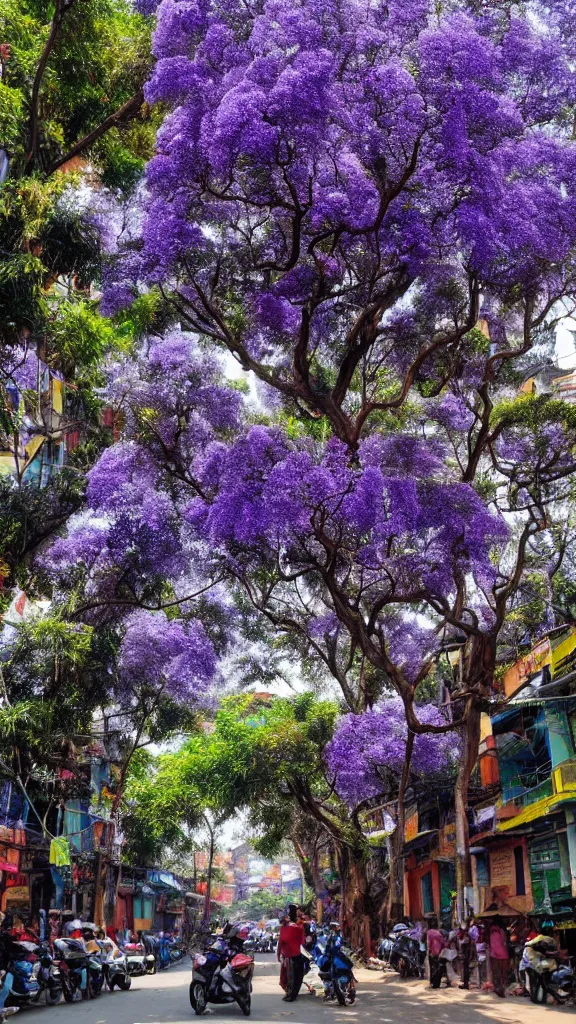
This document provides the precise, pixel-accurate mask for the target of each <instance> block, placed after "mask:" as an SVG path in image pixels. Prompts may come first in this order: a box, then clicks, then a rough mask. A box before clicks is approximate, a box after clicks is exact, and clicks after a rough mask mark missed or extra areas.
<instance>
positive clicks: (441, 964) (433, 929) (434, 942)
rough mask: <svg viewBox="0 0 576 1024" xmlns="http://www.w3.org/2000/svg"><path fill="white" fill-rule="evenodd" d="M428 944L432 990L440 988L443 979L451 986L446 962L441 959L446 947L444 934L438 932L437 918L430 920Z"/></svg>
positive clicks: (427, 936)
mask: <svg viewBox="0 0 576 1024" xmlns="http://www.w3.org/2000/svg"><path fill="white" fill-rule="evenodd" d="M426 944H427V946H428V970H429V974H430V984H431V986H432V988H440V982H441V981H442V978H443V977H444V978H446V985H447V986H450V982H449V981H448V975H447V974H446V961H445V960H441V959H440V953H441V952H442V950H443V949H444V946H445V945H446V943H445V941H444V936H443V935H442V932H441V931H439V930H438V922H437V921H436V919H435V918H431V919H430V927H429V928H428V931H427V933H426Z"/></svg>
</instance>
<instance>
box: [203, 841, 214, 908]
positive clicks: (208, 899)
mask: <svg viewBox="0 0 576 1024" xmlns="http://www.w3.org/2000/svg"><path fill="white" fill-rule="evenodd" d="M208 831H209V833H210V850H209V853H208V872H207V875H206V896H205V899H204V917H203V922H204V924H208V925H209V924H210V918H211V916H212V909H211V900H212V871H213V869H214V846H215V842H214V829H213V828H211V827H210V826H208Z"/></svg>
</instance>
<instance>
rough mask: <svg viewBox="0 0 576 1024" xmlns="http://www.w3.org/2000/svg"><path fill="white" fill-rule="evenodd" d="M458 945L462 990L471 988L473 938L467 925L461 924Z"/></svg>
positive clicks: (458, 932)
mask: <svg viewBox="0 0 576 1024" xmlns="http://www.w3.org/2000/svg"><path fill="white" fill-rule="evenodd" d="M456 941H457V944H458V965H459V968H460V977H461V984H460V988H464V989H469V988H470V961H471V959H472V945H473V944H472V937H471V935H470V931H469V929H468V927H467V926H466V925H465V924H461V925H460V927H459V928H458V931H457V932H456Z"/></svg>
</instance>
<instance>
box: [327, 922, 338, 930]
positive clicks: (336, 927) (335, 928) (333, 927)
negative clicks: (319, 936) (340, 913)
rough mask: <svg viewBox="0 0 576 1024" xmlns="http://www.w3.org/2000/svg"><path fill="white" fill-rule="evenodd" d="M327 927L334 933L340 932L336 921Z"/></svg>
mask: <svg viewBox="0 0 576 1024" xmlns="http://www.w3.org/2000/svg"><path fill="white" fill-rule="evenodd" d="M329 927H330V928H331V929H332V931H334V932H339V931H340V925H339V924H338V921H331V922H330V925H329Z"/></svg>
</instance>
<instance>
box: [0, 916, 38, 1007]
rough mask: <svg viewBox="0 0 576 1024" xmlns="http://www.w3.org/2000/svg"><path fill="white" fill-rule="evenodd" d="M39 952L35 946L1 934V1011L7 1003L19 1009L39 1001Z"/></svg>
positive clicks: (34, 943) (4, 933) (36, 945)
mask: <svg viewBox="0 0 576 1024" xmlns="http://www.w3.org/2000/svg"><path fill="white" fill-rule="evenodd" d="M39 948H40V947H39V946H38V944H37V943H36V942H25V941H19V940H17V939H15V938H14V937H13V936H12V935H10V934H9V933H8V932H3V933H2V934H0V956H1V962H2V986H1V988H0V1007H4V1005H5V1004H6V1003H11V1004H12V1005H14V1006H18V1007H20V1006H30V1005H34V1004H35V1003H37V1002H38V1001H39V999H40V994H41V991H42V990H41V988H40V982H39V980H38V975H39V973H40V959H39V957H38V955H37V951H38V950H39Z"/></svg>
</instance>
